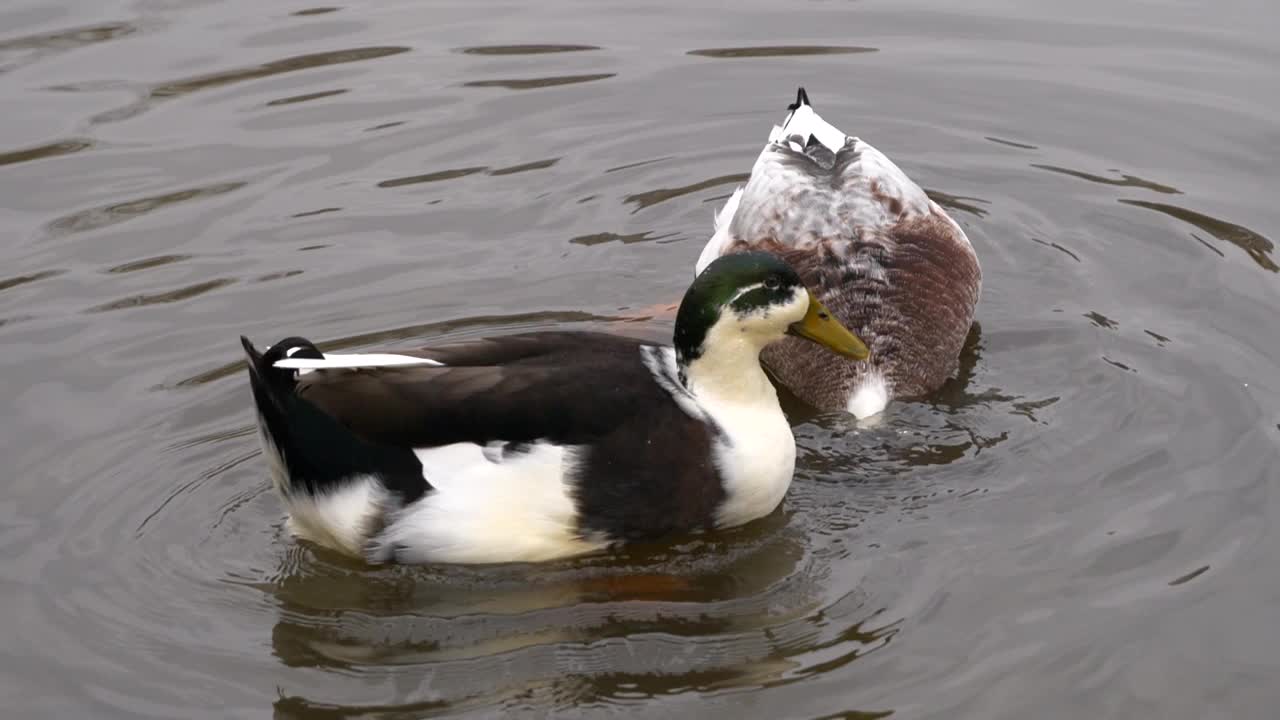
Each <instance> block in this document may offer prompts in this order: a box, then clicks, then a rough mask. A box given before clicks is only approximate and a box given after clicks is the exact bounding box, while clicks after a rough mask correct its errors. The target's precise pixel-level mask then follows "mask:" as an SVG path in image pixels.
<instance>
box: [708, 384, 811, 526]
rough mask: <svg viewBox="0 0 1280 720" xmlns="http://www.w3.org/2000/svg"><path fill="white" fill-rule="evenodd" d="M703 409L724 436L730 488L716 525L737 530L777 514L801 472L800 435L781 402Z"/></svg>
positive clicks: (720, 449) (719, 459)
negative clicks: (797, 437)
mask: <svg viewBox="0 0 1280 720" xmlns="http://www.w3.org/2000/svg"><path fill="white" fill-rule="evenodd" d="M703 407H704V408H705V409H706V411H707V413H708V414H709V415H710V416H711V417H712V418H713V419H714V420H715V421H716V422H717V423H718V424H719V426H720V429H721V430H722V431H723V433H724V439H723V440H721V441H719V442H717V445H716V448H715V450H716V465H717V467H718V468H719V470H720V473H721V476H722V477H723V480H724V488H725V501H724V504H723V505H722V506H721V507H720V511H719V513H718V515H717V518H716V524H717V525H718V526H720V527H734V526H737V525H742V524H744V523H747V522H750V521H752V520H755V519H756V518H760V517H764V516H765V515H768V514H769V513H771V512H773V510H774V508H776V507H778V504H779V503H781V502H782V498H783V497H785V496H786V494H787V488H789V487H791V478H792V477H793V476H794V475H795V470H796V440H795V436H794V435H792V433H791V425H790V423H788V422H787V418H786V416H785V415H783V414H782V409H781V408H780V407H778V404H777V401H776V400H775V401H774V402H773V403H771V404H767V403H753V404H751V405H741V404H734V405H728V404H726V405H718V404H716V403H714V402H704V403H703Z"/></svg>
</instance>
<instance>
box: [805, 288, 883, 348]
mask: <svg viewBox="0 0 1280 720" xmlns="http://www.w3.org/2000/svg"><path fill="white" fill-rule="evenodd" d="M787 333H788V334H790V335H795V336H797V337H802V338H804V339H806V340H812V341H813V342H816V343H818V344H819V345H821V346H823V347H825V348H827V349H829V350H831V351H832V352H835V353H837V354H840V355H843V356H845V357H847V358H853V359H854V360H866V359H867V358H868V357H869V356H870V355H871V351H870V350H868V349H867V346H866V344H865V343H863V342H862V341H861V340H859V339H858V336H857V335H854V334H853V333H851V332H849V329H848V328H846V327H845V326H844V325H841V324H840V321H839V320H837V319H836V317H835V316H834V315H832V314H831V311H830V310H828V309H827V308H826V306H825V305H823V304H822V303H821V302H819V301H818V298H816V297H814V295H813V292H812V291H810V292H809V311H808V312H806V313H805V314H804V319H802V320H801V321H800V322H797V323H791V327H790V328H788V329H787Z"/></svg>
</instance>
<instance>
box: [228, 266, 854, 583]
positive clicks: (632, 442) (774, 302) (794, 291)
mask: <svg viewBox="0 0 1280 720" xmlns="http://www.w3.org/2000/svg"><path fill="white" fill-rule="evenodd" d="M788 335H792V336H797V337H799V338H804V339H805V340H807V341H812V342H814V343H816V344H817V345H820V346H823V347H824V348H826V350H828V351H834V352H835V353H839V354H841V355H843V356H845V357H848V358H853V359H865V358H866V357H867V348H866V346H865V345H864V344H863V343H862V341H861V340H859V339H858V338H857V337H856V336H855V335H853V334H852V333H850V332H849V331H848V330H847V329H846V328H845V327H844V326H843V325H841V324H840V322H839V321H838V320H836V319H835V318H833V317H832V316H831V314H830V313H829V312H828V311H827V309H826V308H825V307H823V304H822V303H821V302H820V301H819V300H818V299H817V298H815V297H814V295H813V293H811V292H810V291H809V290H808V289H807V288H806V287H805V285H804V283H803V282H802V281H801V279H800V276H799V275H798V274H797V273H796V271H795V270H794V269H792V268H791V267H790V266H789V265H787V264H786V263H785V262H783V261H782V260H780V259H779V258H778V257H776V256H774V255H772V254H769V253H763V252H751V253H742V254H734V255H730V256H726V257H724V258H721V259H718V260H716V261H714V262H712V263H710V264H709V265H708V266H707V267H706V268H705V269H704V270H703V272H702V273H701V274H699V275H698V277H697V278H696V279H695V280H694V282H693V284H692V285H691V286H690V287H689V290H688V292H686V293H685V296H684V299H683V301H682V302H681V304H680V308H679V311H678V312H677V314H676V321H675V332H674V343H673V346H658V345H651V344H647V343H645V342H643V341H640V340H636V339H632V338H626V337H621V336H616V335H610V334H604V333H592V332H541V333H526V334H519V335H508V336H503V337H494V338H490V339H485V340H479V341H471V342H463V343H459V344H453V345H444V346H441V347H435V348H429V349H425V350H418V351H413V352H408V353H377V354H347V355H337V354H325V353H322V352H321V351H320V350H319V349H317V347H316V346H315V345H314V344H313V343H311V342H309V341H307V340H304V339H302V338H297V337H293V338H288V339H286V340H282V341H280V342H278V343H276V344H275V345H272V346H271V347H270V348H268V349H267V350H266V351H265V352H259V351H257V350H256V349H254V347H253V345H252V344H251V343H250V342H249V341H248V340H247V339H245V338H241V340H242V342H243V344H244V348H245V351H246V353H248V363H249V379H250V384H251V386H252V389H253V397H254V401H255V404H256V407H257V415H258V427H259V431H260V433H259V435H260V439H261V441H262V445H263V449H264V455H265V456H266V458H267V461H268V465H269V467H270V471H271V476H272V481H273V484H274V485H275V488H276V490H277V491H278V492H279V494H280V496H281V497H282V498H283V499H284V502H285V505H286V506H287V508H288V512H289V516H290V523H289V525H290V528H291V530H292V531H293V532H294V533H295V534H296V535H298V536H301V537H303V538H306V539H308V540H311V541H313V542H316V543H318V544H321V545H324V546H328V547H330V548H333V549H336V550H339V551H342V552H345V553H348V554H350V555H354V556H357V557H362V558H364V559H366V560H368V561H370V562H387V561H399V562H408V563H431V562H448V563H492V562H514V561H528V562H532V561H542V560H550V559H554V558H561V557H569V556H574V555H580V554H584V553H588V552H592V551H596V550H600V549H603V548H605V547H608V546H610V545H614V544H617V543H624V542H628V541H637V540H647V539H654V538H658V537H661V536H663V535H666V534H668V533H673V532H681V531H696V530H702V529H713V528H726V527H732V526H736V525H741V524H743V523H746V522H749V521H751V520H753V519H756V518H759V517H761V516H764V515H767V514H768V513H770V512H772V511H773V509H774V508H775V507H777V506H778V504H779V503H780V502H781V501H782V498H783V496H784V495H785V494H786V491H787V488H788V487H789V486H790V484H791V478H792V474H793V472H794V469H795V456H796V448H795V439H794V437H793V436H792V434H791V427H790V425H789V424H788V422H787V419H786V417H785V416H784V415H783V413H782V409H781V408H780V407H779V405H778V397H777V394H776V393H775V390H774V387H773V385H772V384H771V383H770V381H769V379H768V378H767V377H766V375H765V373H764V371H763V369H762V368H761V366H760V352H761V350H763V349H764V348H766V347H767V346H769V345H772V344H775V343H777V342H778V341H781V340H782V339H783V338H785V337H787V336H788Z"/></svg>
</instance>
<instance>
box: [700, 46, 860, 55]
mask: <svg viewBox="0 0 1280 720" xmlns="http://www.w3.org/2000/svg"><path fill="white" fill-rule="evenodd" d="M877 51H878V48H873V47H858V46H856V45H761V46H758V47H724V48H705V49H702V50H690V51H689V52H688V53H686V54H687V55H696V56H698V57H709V58H763V57H803V56H806V55H853V54H857V53H873V52H877Z"/></svg>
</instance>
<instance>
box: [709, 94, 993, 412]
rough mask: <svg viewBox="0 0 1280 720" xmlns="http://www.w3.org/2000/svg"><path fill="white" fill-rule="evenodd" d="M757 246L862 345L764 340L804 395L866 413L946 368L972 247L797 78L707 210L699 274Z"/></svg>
mask: <svg viewBox="0 0 1280 720" xmlns="http://www.w3.org/2000/svg"><path fill="white" fill-rule="evenodd" d="M758 251H767V252H771V253H774V254H776V255H778V256H779V257H781V258H782V259H783V260H784V261H785V262H787V263H788V264H790V265H791V266H792V267H794V268H795V269H796V271H797V272H798V273H799V274H800V277H801V279H802V280H803V281H804V282H805V284H806V285H807V286H808V287H810V288H812V289H813V291H814V294H815V295H816V296H817V297H818V298H819V299H820V300H821V301H822V302H823V303H824V304H825V306H826V307H828V308H829V309H830V310H831V312H832V313H834V314H835V316H836V318H837V319H839V320H840V321H841V322H842V323H843V324H845V325H846V326H848V327H849V329H851V330H852V331H853V332H854V333H856V334H857V335H858V336H859V337H860V338H862V339H863V340H864V341H865V342H866V343H867V345H868V347H869V348H870V349H871V353H870V356H869V357H868V358H865V359H849V358H847V357H838V356H835V355H832V354H829V353H821V352H815V349H814V348H812V347H809V346H807V345H805V344H803V343H797V342H794V341H792V340H791V339H785V340H783V341H781V342H778V343H775V344H773V345H770V346H769V347H767V348H765V349H764V351H763V353H762V356H761V357H762V359H763V362H764V366H765V368H766V369H767V370H768V371H769V373H770V374H771V375H772V376H773V377H774V378H775V379H776V380H777V381H778V382H779V384H781V385H783V386H784V387H786V388H787V389H788V390H789V391H791V393H793V394H794V395H795V396H796V397H798V398H799V399H800V400H802V401H803V402H804V403H806V404H808V405H810V406H812V407H814V408H816V409H818V410H821V411H843V412H847V413H850V414H852V415H853V416H854V417H855V418H858V419H865V418H871V417H873V416H876V415H878V414H880V413H881V412H883V411H884V410H885V409H886V407H887V406H888V405H889V403H890V402H891V401H892V400H894V399H895V398H919V397H923V396H926V395H928V394H929V393H932V392H933V391H935V390H937V389H938V388H939V387H941V386H942V384H943V383H944V382H946V381H947V379H948V378H950V377H951V376H952V375H953V374H954V373H955V372H956V370H957V367H958V365H959V357H960V351H961V349H962V348H963V346H964V342H965V337H966V336H967V335H968V333H969V328H970V325H971V324H972V322H973V317H974V312H975V308H976V306H977V304H978V297H979V295H980V293H981V289H982V270H981V267H980V266H979V264H978V256H977V254H976V253H975V252H974V248H973V244H972V243H971V242H970V241H969V238H968V237H967V236H966V235H965V233H964V230H962V229H961V228H960V225H959V224H957V223H956V222H955V220H953V219H952V218H951V217H950V216H949V215H948V214H947V212H946V211H945V210H944V209H943V208H942V207H941V206H940V205H938V203H937V202H934V201H933V200H932V199H930V198H929V196H928V195H927V194H926V193H925V191H924V190H922V189H921V188H920V186H919V185H917V184H916V183H915V182H913V181H912V180H911V179H910V178H908V177H907V175H906V173H904V172H903V171H902V170H901V169H900V168H899V167H898V166H897V165H895V164H894V163H893V162H891V161H890V160H889V158H887V157H885V155H884V154H883V153H881V152H880V151H879V150H877V149H875V148H874V147H872V146H871V145H869V144H868V143H867V142H865V141H863V140H862V139H860V138H858V137H854V136H850V135H847V134H845V133H844V132H843V131H841V130H839V129H837V128H836V127H834V126H832V125H830V124H829V123H827V122H826V121H825V120H823V119H822V117H821V116H819V115H818V113H817V112H815V111H814V109H813V105H812V104H811V103H810V102H809V96H808V93H806V92H805V89H804V88H803V87H801V88H800V89H799V91H798V92H797V94H796V100H795V102H794V103H792V104H791V105H789V106H788V107H787V115H786V117H785V118H784V119H783V121H782V124H781V125H779V126H774V128H773V130H772V132H770V133H769V139H768V142H767V143H766V144H765V146H764V148H763V149H762V150H761V151H760V154H759V155H758V156H757V157H756V160H755V164H754V165H753V166H752V168H751V174H750V176H749V177H748V179H747V181H746V184H745V185H743V186H741V187H739V188H737V189H736V190H735V191H734V193H733V194H732V195H731V196H730V197H729V199H728V200H727V201H726V202H725V204H724V206H723V207H722V208H721V209H720V210H719V212H717V213H716V215H715V224H714V232H713V234H712V236H711V238H710V239H709V240H708V241H707V243H706V245H705V247H703V250H702V253H701V254H700V255H699V257H698V260H697V263H696V265H695V273H701V272H705V271H706V270H707V269H708V268H710V267H711V265H712V264H713V263H714V262H715V261H716V260H717V259H718V258H722V257H725V256H728V255H731V254H733V253H742V252H758Z"/></svg>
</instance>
